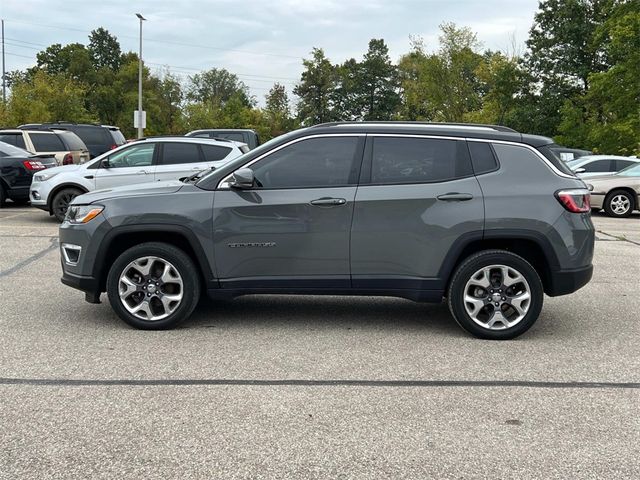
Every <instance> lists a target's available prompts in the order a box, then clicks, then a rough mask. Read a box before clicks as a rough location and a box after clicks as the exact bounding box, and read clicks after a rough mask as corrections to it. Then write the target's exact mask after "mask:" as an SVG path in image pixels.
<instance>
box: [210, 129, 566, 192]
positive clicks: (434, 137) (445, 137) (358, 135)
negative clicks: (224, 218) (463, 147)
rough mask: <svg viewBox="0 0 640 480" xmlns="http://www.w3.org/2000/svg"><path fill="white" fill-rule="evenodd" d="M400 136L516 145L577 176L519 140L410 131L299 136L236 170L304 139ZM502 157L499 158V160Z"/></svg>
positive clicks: (221, 185)
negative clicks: (414, 132)
mask: <svg viewBox="0 0 640 480" xmlns="http://www.w3.org/2000/svg"><path fill="white" fill-rule="evenodd" d="M364 136H366V137H400V138H423V139H429V138H432V139H436V140H456V141H458V140H464V141H467V142H483V143H497V144H501V145H511V146H514V147H521V148H526V149H528V150H530V151H531V152H533V154H534V155H536V156H537V157H538V158H539V159H540V160H542V161H543V162H544V164H545V165H546V166H547V168H549V170H551V171H552V172H553V173H555V174H556V175H558V176H559V177H563V178H570V179H573V180H575V179H576V178H577V177H576V176H575V175H568V174H566V173H563V172H561V171H560V170H558V169H557V168H556V167H555V165H553V163H551V162H550V161H549V160H548V159H547V158H546V157H545V156H544V155H543V154H542V153H540V152H539V151H538V150H537V149H536V148H534V147H532V146H531V145H527V144H526V143H518V142H511V141H508V140H492V139H487V138H470V137H451V136H445V135H429V134H428V133H424V134H409V133H320V134H316V135H307V136H304V137H299V138H296V139H293V140H291V141H289V142H287V143H285V144H283V145H280V146H279V147H277V148H274V149H273V150H270V151H269V152H266V153H264V154H262V155H260V156H259V157H258V158H255V159H253V160H251V161H250V162H249V163H246V164H244V165H242V166H239V167H238V168H236V170H239V169H241V168H247V167H250V166H251V165H253V164H254V163H256V162H258V161H260V160H262V159H263V158H265V157H267V156H269V155H271V154H272V153H275V152H277V151H278V150H280V149H282V148H284V147H287V146H289V145H293V144H294V143H298V142H301V141H303V140H307V139H310V138H324V137H364ZM499 160H500V159H498V161H499ZM234 173H235V170H234V171H233V172H231V173H230V174H229V175H227V176H226V177H224V178H223V179H222V180H220V182H218V185H217V186H216V190H229V189H230V188H231V187H230V185H229V180H230V178H231V176H232V175H233V174H234Z"/></svg>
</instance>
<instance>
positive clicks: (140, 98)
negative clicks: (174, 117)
mask: <svg viewBox="0 0 640 480" xmlns="http://www.w3.org/2000/svg"><path fill="white" fill-rule="evenodd" d="M136 17H138V19H140V54H139V56H138V138H142V136H143V130H144V129H143V127H142V119H143V113H142V22H143V21H144V20H146V18H144V17H143V16H142V15H141V14H139V13H136ZM145 120H146V119H145Z"/></svg>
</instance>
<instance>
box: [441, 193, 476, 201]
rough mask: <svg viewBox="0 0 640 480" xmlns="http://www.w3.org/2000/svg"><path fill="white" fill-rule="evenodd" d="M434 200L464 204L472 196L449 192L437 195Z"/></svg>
mask: <svg viewBox="0 0 640 480" xmlns="http://www.w3.org/2000/svg"><path fill="white" fill-rule="evenodd" d="M436 198H437V199H438V200H444V201H445V202H465V201H467V200H471V199H472V198H473V195H471V194H470V193H458V192H450V193H443V194H442V195H438V196H437V197H436Z"/></svg>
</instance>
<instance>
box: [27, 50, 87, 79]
mask: <svg viewBox="0 0 640 480" xmlns="http://www.w3.org/2000/svg"><path fill="white" fill-rule="evenodd" d="M36 60H37V62H36V67H35V69H37V70H43V71H45V72H46V73H48V74H50V75H56V74H61V75H65V76H66V77H68V78H72V79H73V80H76V81H79V82H85V83H92V82H93V81H94V80H95V69H94V68H93V64H92V63H91V57H90V56H89V52H88V50H87V49H86V48H85V47H84V45H82V44H81V43H70V44H69V45H65V46H64V47H63V46H62V45H60V44H59V43H55V44H53V45H51V46H49V47H47V48H46V49H45V50H43V51H41V52H38V53H37V54H36Z"/></svg>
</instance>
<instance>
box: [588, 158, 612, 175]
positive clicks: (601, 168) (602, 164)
mask: <svg viewBox="0 0 640 480" xmlns="http://www.w3.org/2000/svg"><path fill="white" fill-rule="evenodd" d="M611 162H612V161H611V160H596V161H595V162H591V163H587V164H586V165H582V167H580V168H584V171H585V172H587V173H597V172H612V171H614V170H613V169H612V165H611Z"/></svg>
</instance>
